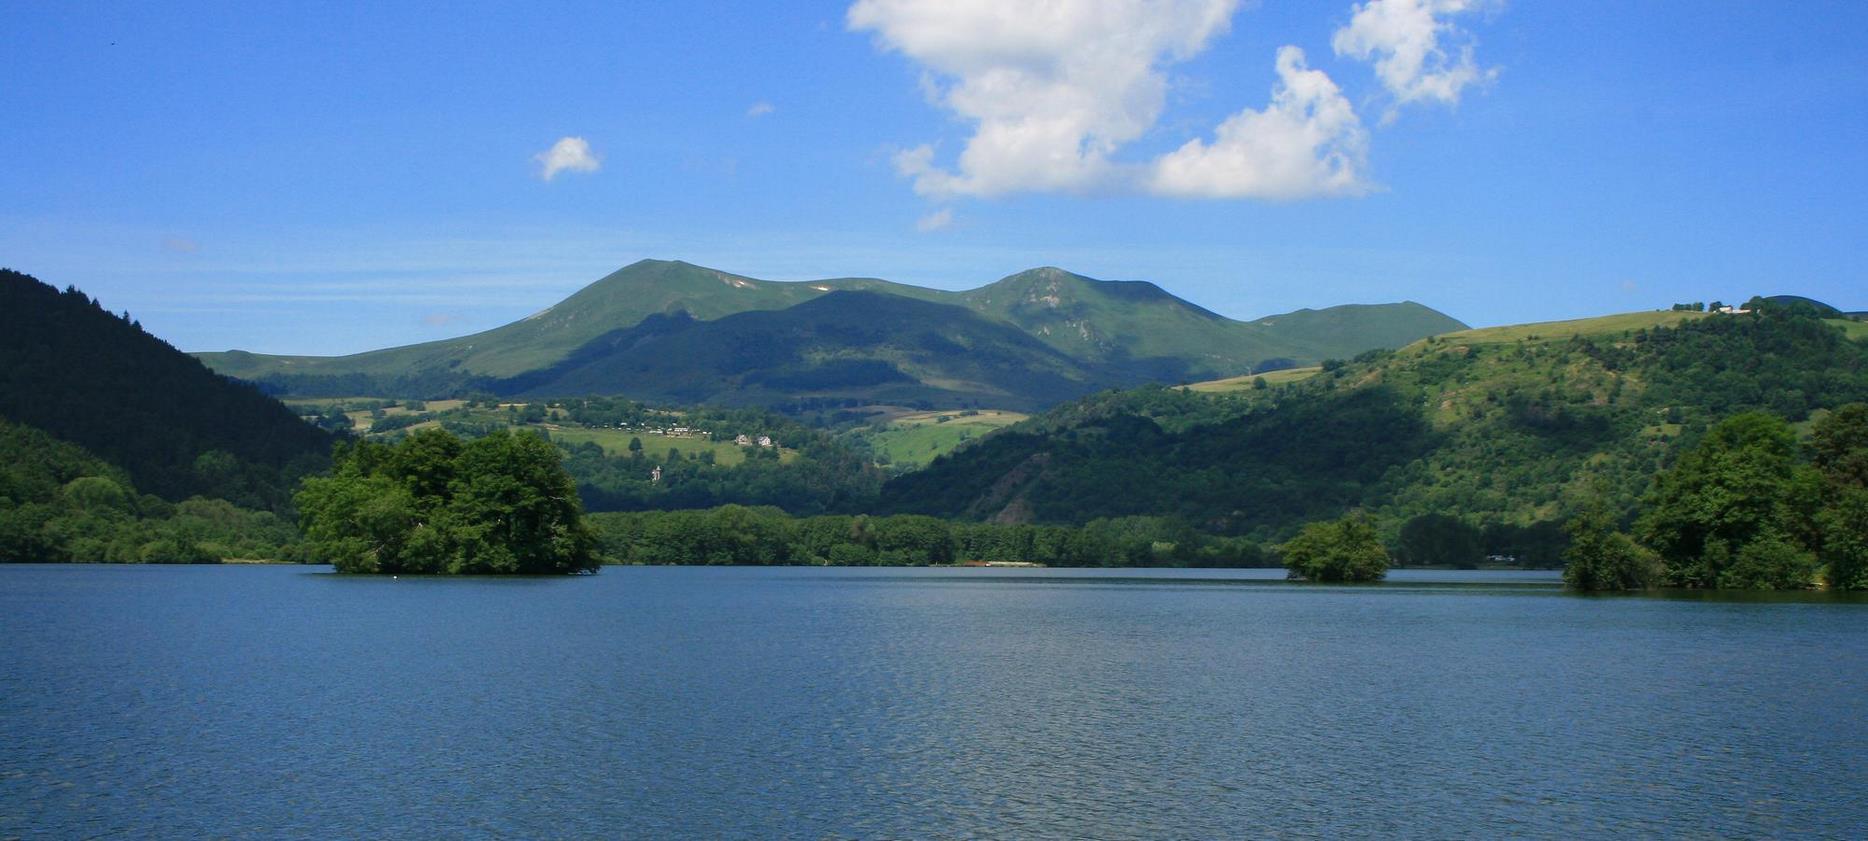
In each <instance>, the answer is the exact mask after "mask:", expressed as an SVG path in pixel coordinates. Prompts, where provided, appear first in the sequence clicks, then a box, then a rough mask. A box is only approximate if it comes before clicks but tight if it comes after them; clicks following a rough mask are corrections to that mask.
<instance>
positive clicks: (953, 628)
mask: <svg viewBox="0 0 1868 841" xmlns="http://www.w3.org/2000/svg"><path fill="white" fill-rule="evenodd" d="M1276 575H1277V574H1276V573H1273V572H1270V571H1262V570H1260V571H1208V570H1200V571H1172V572H1163V571H1156V570H1126V571H1107V572H1105V571H1085V570H1024V569H979V570H928V569H880V570H869V569H860V570H852V569H815V568H813V569H753V568H693V567H687V568H609V569H605V570H604V571H603V572H602V573H601V574H598V575H596V576H589V577H581V578H565V579H519V580H498V579H453V580H446V579H441V580H437V579H410V578H402V579H396V580H392V579H387V578H362V577H348V576H338V575H333V574H330V573H329V571H328V569H327V568H320V567H122V566H115V567H113V566H70V567H57V566H11V567H5V566H0V838H11V837H27V838H32V837H41V836H44V837H122V838H151V837H166V838H196V837H220V836H242V837H254V836H257V837H294V838H358V837H381V838H420V837H484V836H506V837H532V838H538V837H593V838H594V837H604V838H621V837H631V838H633V837H666V838H744V837H797V838H890V837H894V838H901V837H914V838H925V837H941V838H952V837H990V838H1003V837H1021V838H1051V837H1055V838H1082V837H1094V838H1170V837H1171V838H1235V837H1242V836H1250V837H1264V836H1275V837H1339V836H1345V835H1349V836H1404V837H1406V836H1413V837H1501V836H1534V837H1547V838H1557V837H1572V836H1577V835H1586V836H1602V835H1616V836H1634V835H1641V836H1651V835H1677V836H1699V837H1709V836H1719V837H1730V836H1772V837H1831V838H1849V837H1860V835H1861V833H1862V832H1863V827H1864V826H1868V804H1865V803H1864V800H1863V797H1864V795H1863V792H1864V791H1868V728H1865V727H1864V726H1863V725H1864V722H1868V603H1863V602H1861V601H1859V600H1855V601H1851V600H1845V599H1839V598H1831V597H1824V596H1820V595H1798V596H1790V597H1769V598H1723V599H1722V598H1713V597H1707V596H1691V595H1689V596H1676V597H1653V596H1644V597H1594V598H1591V597H1582V596H1576V595H1569V594H1565V593H1563V592H1562V591H1561V590H1560V589H1558V587H1557V586H1556V579H1555V578H1554V577H1553V576H1551V575H1548V574H1538V573H1426V572H1405V571H1404V572H1398V573H1396V574H1395V575H1394V576H1393V577H1392V580H1391V581H1390V582H1389V583H1386V584H1382V585H1375V586H1347V587H1326V586H1308V585H1299V584H1290V583H1286V582H1283V581H1279V580H1275V576H1276Z"/></svg>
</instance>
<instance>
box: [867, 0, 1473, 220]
mask: <svg viewBox="0 0 1868 841" xmlns="http://www.w3.org/2000/svg"><path fill="white" fill-rule="evenodd" d="M1376 1H1377V2H1380V0H1376ZM1452 1H1453V0H1436V2H1452ZM1238 5H1239V4H1238V2H1237V0H1104V2H1099V3H1064V2H1029V3H1005V2H999V1H998V0H858V1H857V2H856V3H855V4H854V5H853V6H851V7H850V10H849V15H848V23H849V26H850V28H851V29H854V30H859V31H872V32H874V33H875V37H876V41H877V43H878V44H879V45H880V46H881V47H882V48H884V49H887V50H893V51H896V52H899V53H901V54H903V55H905V56H907V57H908V58H910V59H912V60H914V61H915V62H916V63H917V64H919V65H920V66H921V68H922V70H923V73H924V75H923V79H922V85H923V88H924V89H925V90H926V92H927V95H928V97H929V99H930V100H931V101H932V102H933V103H934V104H936V105H938V106H940V107H942V108H945V109H947V110H949V111H951V112H953V113H954V114H956V115H958V116H959V117H961V118H962V119H964V120H966V121H967V122H968V123H970V124H971V125H972V126H973V134H972V136H971V137H970V138H968V139H967V141H966V146H965V148H963V149H961V150H960V152H959V154H958V156H957V158H956V159H955V161H954V163H953V164H952V165H951V166H947V165H943V164H942V163H941V162H939V161H937V160H936V150H935V147H934V146H932V145H920V146H915V147H912V148H909V149H905V150H902V151H900V152H897V153H896V155H895V158H894V164H895V169H896V171H897V172H898V173H900V174H901V175H903V176H904V177H907V178H909V179H912V181H913V183H914V189H915V191H916V192H917V193H920V194H922V195H925V196H930V197H933V198H937V199H948V198H953V197H957V196H996V195H1002V194H1006V193H1016V192H1063V193H1094V192H1140V193H1152V194H1155V195H1162V196H1170V197H1175V198H1263V199H1298V198H1308V197H1316V196H1352V195H1360V194H1362V193H1365V192H1367V191H1368V189H1369V184H1368V179H1367V175H1366V170H1367V160H1368V152H1367V150H1368V134H1367V132H1366V131H1364V129H1363V127H1362V122H1361V120H1360V119H1358V118H1357V116H1356V113H1355V108H1354V107H1353V106H1351V104H1350V103H1349V101H1348V99H1347V98H1345V97H1344V96H1343V93H1342V90H1341V89H1340V88H1338V87H1337V86H1336V84H1335V83H1334V82H1333V81H1331V80H1330V77H1329V76H1328V75H1326V74H1325V73H1324V72H1323V71H1321V70H1316V69H1313V68H1311V67H1309V66H1308V65H1307V64H1306V63H1305V59H1304V52H1303V51H1302V50H1300V49H1298V48H1296V47H1289V46H1287V47H1284V48H1283V49H1280V50H1279V51H1278V55H1277V72H1278V81H1277V83H1276V84H1275V85H1274V86H1273V88H1272V91H1271V102H1270V103H1269V104H1268V105H1266V106H1265V108H1264V109H1263V110H1254V109H1250V108H1248V109H1246V110H1244V111H1241V112H1239V113H1237V114H1235V115H1233V116H1232V117H1231V118H1229V119H1227V120H1226V121H1225V122H1223V123H1221V124H1220V125H1219V126H1218V128H1217V129H1216V130H1215V132H1214V135H1213V138H1212V140H1211V142H1208V141H1206V140H1204V139H1195V140H1191V141H1189V142H1187V143H1186V144H1185V145H1183V146H1181V147H1180V148H1179V149H1177V150H1175V151H1173V152H1170V153H1168V154H1166V155H1163V156H1161V157H1160V158H1159V159H1157V160H1154V161H1136V162H1123V161H1120V160H1118V159H1117V158H1116V154H1117V153H1118V152H1119V151H1120V150H1121V149H1122V148H1123V147H1125V146H1127V145H1128V144H1130V143H1132V142H1134V141H1136V140H1138V139H1140V138H1141V137H1142V136H1143V135H1144V134H1146V133H1147V132H1148V131H1149V130H1150V129H1152V128H1153V127H1154V126H1155V125H1156V123H1157V122H1158V121H1159V119H1160V116H1161V112H1162V110H1163V108H1164V107H1165V105H1166V101H1167V89H1168V81H1167V74H1166V70H1167V68H1169V67H1171V66H1172V65H1173V64H1175V63H1178V62H1182V61H1185V60H1187V59H1190V58H1192V57H1194V56H1195V55H1198V54H1199V53H1200V52H1201V51H1203V50H1205V49H1206V47H1207V45H1208V44H1209V42H1211V41H1212V40H1213V39H1214V38H1215V37H1217V36H1218V35H1220V34H1222V33H1224V32H1225V31H1226V30H1227V28H1228V26H1229V25H1230V20H1231V18H1232V15H1233V13H1234V12H1235V11H1236V10H1237V7H1238Z"/></svg>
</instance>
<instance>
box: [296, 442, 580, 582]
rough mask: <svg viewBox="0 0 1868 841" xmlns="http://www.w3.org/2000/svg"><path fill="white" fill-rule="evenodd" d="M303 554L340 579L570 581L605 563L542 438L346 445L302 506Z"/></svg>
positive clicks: (305, 492)
mask: <svg viewBox="0 0 1868 841" xmlns="http://www.w3.org/2000/svg"><path fill="white" fill-rule="evenodd" d="M296 501H297V503H298V510H299V517H300V524H301V526H302V528H303V530H304V534H305V548H306V551H307V553H308V554H309V555H310V556H311V557H312V558H313V559H315V560H318V561H321V562H325V563H330V564H334V565H335V566H336V567H337V568H338V569H339V570H340V571H343V572H380V573H471V574H487V573H528V574H545V573H568V572H584V571H589V570H592V569H595V568H596V567H597V566H598V564H599V559H598V556H597V551H596V538H595V536H594V535H593V534H592V532H591V531H590V528H589V526H588V525H586V524H585V523H584V521H583V508H582V506H581V504H580V503H579V502H578V498H577V488H576V485H575V484H574V483H573V482H572V480H571V477H570V476H569V474H567V473H565V472H564V468H563V466H562V465H561V464H560V463H559V459H558V452H557V450H556V449H555V448H554V447H552V445H551V444H550V443H548V442H546V441H545V440H544V439H542V438H540V437H538V436H536V435H530V434H526V433H513V432H509V431H503V430H502V431H500V432H496V433H494V434H491V435H488V436H486V437H483V438H478V439H475V440H472V441H466V442H463V441H462V440H461V439H459V438H456V437H455V436H454V435H453V434H451V433H449V432H446V431H444V430H439V429H424V430H418V431H416V432H414V433H413V434H411V435H409V436H407V437H406V438H403V439H402V440H401V441H399V442H397V443H395V444H393V445H388V444H379V443H376V442H371V441H360V442H356V443H354V444H345V445H340V446H339V449H338V453H337V457H336V468H335V471H334V473H333V475H331V476H328V477H319V478H310V479H306V480H305V481H304V483H303V485H302V486H301V488H300V490H299V492H298V495H297V497H296Z"/></svg>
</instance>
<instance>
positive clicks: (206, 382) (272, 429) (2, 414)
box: [0, 270, 331, 508]
mask: <svg viewBox="0 0 1868 841" xmlns="http://www.w3.org/2000/svg"><path fill="white" fill-rule="evenodd" d="M0 418H5V419H8V420H11V421H14V422H17V423H21V424H25V425H27V426H32V427H36V428H38V429H41V430H44V431H45V432H48V433H50V434H51V435H53V436H56V437H57V438H59V439H61V440H64V441H69V442H72V443H75V444H78V445H81V446H83V447H84V448H85V449H87V450H89V451H90V452H92V453H94V454H95V455H97V456H98V457H100V458H102V459H104V460H105V461H108V462H109V463H111V464H113V465H117V466H119V467H122V468H123V470H124V471H125V472H126V473H127V474H128V476H129V478H130V479H131V480H132V481H134V483H135V484H136V486H137V487H138V488H139V489H141V490H143V491H146V492H148V493H153V494H155V495H157V496H160V497H162V498H164V499H167V500H170V501H178V500H182V499H185V498H187V497H189V496H194V495H206V496H213V497H218V498H221V499H226V500H229V501H232V502H235V503H237V504H240V505H243V506H249V507H260V508H283V507H285V506H286V505H287V504H288V500H289V497H290V494H291V488H292V485H293V483H294V482H295V481H296V480H297V478H298V476H299V475H302V474H303V473H305V472H307V471H309V470H314V469H317V467H318V466H319V465H321V464H323V463H324V462H325V461H327V460H328V457H329V452H330V446H331V440H330V437H329V436H328V435H327V434H326V433H324V432H322V431H320V430H318V429H315V428H313V427H311V426H309V425H307V424H305V423H304V422H302V421H300V420H299V419H298V417H296V416H295V415H293V414H292V412H291V411H290V410H288V409H286V408H285V407H284V406H281V405H280V404H279V403H278V402H276V401H274V400H273V399H272V398H270V397H267V396H266V395H264V394H262V393H260V392H259V390H257V389H255V388H254V387H252V386H250V385H247V384H244V383H240V382H237V381H234V380H231V379H229V378H227V377H224V376H221V375H219V374H216V373H214V372H212V371H210V370H208V369H207V367H206V366H204V365H202V364H201V363H200V362H199V361H198V360H196V359H194V358H193V357H190V356H188V355H187V354H184V353H182V352H180V351H177V350H176V349H174V348H173V347H170V346H169V345H168V343H166V342H164V341H162V340H161V339H158V338H156V337H154V336H151V335H149V334H148V333H146V332H144V331H143V329H142V326H141V325H140V324H138V323H136V322H135V321H133V320H131V319H130V318H129V317H128V316H127V315H124V316H118V315H113V314H111V313H109V312H107V311H105V310H104V308H103V307H102V306H100V305H99V304H98V303H97V302H96V301H93V300H91V299H90V298H89V297H88V296H86V295H85V294H84V293H82V292H79V291H77V290H76V289H67V290H65V291H64V292H59V291H58V290H56V289H54V288H53V287H51V286H48V285H46V284H44V283H41V282H39V281H38V280H36V279H34V278H32V277H30V276H28V275H24V274H21V273H19V272H14V271H8V270H0Z"/></svg>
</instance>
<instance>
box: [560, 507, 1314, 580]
mask: <svg viewBox="0 0 1868 841" xmlns="http://www.w3.org/2000/svg"><path fill="white" fill-rule="evenodd" d="M586 519H588V520H589V521H590V522H591V524H592V525H593V526H594V527H595V528H596V532H597V538H598V542H599V545H600V546H601V548H602V551H603V553H604V555H605V556H606V558H607V559H608V560H610V561H611V562H614V563H643V564H702V565H705V564H757V565H825V564H827V565H832V566H922V565H928V564H953V563H964V562H991V561H1011V562H1025V563H1037V564H1044V565H1046V566H1072V567H1268V566H1277V565H1278V561H1277V560H1276V559H1275V558H1273V557H1271V556H1270V555H1268V554H1267V553H1266V552H1265V551H1264V549H1262V548H1261V547H1260V546H1258V545H1257V544H1255V543H1251V542H1249V541H1245V540H1240V539H1237V538H1224V537H1215V536H1212V535H1206V534H1201V533H1200V532H1198V531H1195V530H1194V529H1192V528H1191V527H1189V526H1188V525H1187V524H1186V523H1184V522H1180V521H1176V520H1173V519H1171V518H1163V517H1120V518H1109V519H1098V520H1093V521H1091V522H1089V523H1087V524H1085V525H1083V526H1079V527H1066V526H1032V525H999V524H992V523H959V522H953V521H949V520H942V519H939V518H935V517H926V516H919V515H896V516H886V517H877V516H868V515H825V516H817V517H792V516H788V515H787V514H785V512H783V511H781V510H779V509H777V508H772V507H748V506H742V505H725V506H721V507H718V508H713V509H708V510H702V511H640V512H628V513H605V514H591V515H588V516H587V518H586Z"/></svg>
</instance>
